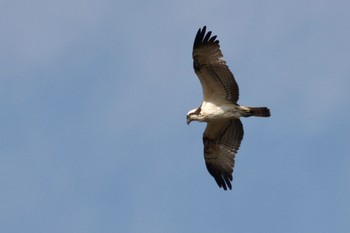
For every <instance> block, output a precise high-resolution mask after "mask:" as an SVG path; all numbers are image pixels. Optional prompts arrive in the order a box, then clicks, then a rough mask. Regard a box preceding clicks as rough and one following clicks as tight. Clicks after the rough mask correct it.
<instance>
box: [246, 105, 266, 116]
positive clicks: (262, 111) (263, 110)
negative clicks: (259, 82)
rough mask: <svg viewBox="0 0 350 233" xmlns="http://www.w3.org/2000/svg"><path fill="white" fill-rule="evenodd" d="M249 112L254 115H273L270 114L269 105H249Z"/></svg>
mask: <svg viewBox="0 0 350 233" xmlns="http://www.w3.org/2000/svg"><path fill="white" fill-rule="evenodd" d="M249 112H250V113H251V114H252V116H257V117H269V116H271V114H270V109H268V108H267V107H259V108H256V107H249Z"/></svg>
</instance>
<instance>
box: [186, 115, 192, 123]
mask: <svg viewBox="0 0 350 233" xmlns="http://www.w3.org/2000/svg"><path fill="white" fill-rule="evenodd" d="M191 121H192V120H191V119H190V118H189V117H187V125H189V124H190V123H191Z"/></svg>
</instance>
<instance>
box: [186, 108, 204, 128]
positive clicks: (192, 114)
mask: <svg viewBox="0 0 350 233" xmlns="http://www.w3.org/2000/svg"><path fill="white" fill-rule="evenodd" d="M200 112H201V108H200V107H199V108H195V109H192V110H191V111H189V112H188V113H187V124H188V125H189V124H190V123H191V121H198V120H200V119H201V117H200Z"/></svg>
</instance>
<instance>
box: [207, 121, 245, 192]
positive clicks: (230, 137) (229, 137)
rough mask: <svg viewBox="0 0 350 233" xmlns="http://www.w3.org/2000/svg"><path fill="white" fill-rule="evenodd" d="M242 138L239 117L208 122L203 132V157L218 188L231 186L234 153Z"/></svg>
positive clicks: (225, 188) (241, 126)
mask: <svg viewBox="0 0 350 233" xmlns="http://www.w3.org/2000/svg"><path fill="white" fill-rule="evenodd" d="M242 139H243V125H242V122H241V121H240V120H239V119H233V120H223V121H215V122H208V124H207V128H206V129H205V131H204V134H203V144H204V159H205V164H206V166H207V169H208V171H209V173H210V174H211V175H212V176H213V177H214V179H215V181H216V183H217V184H218V185H219V187H220V188H223V189H224V190H227V187H228V188H229V189H231V188H232V185H231V181H232V173H233V167H234V164H235V155H236V153H237V151H238V148H239V146H240V144H241V141H242Z"/></svg>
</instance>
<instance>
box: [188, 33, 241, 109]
mask: <svg viewBox="0 0 350 233" xmlns="http://www.w3.org/2000/svg"><path fill="white" fill-rule="evenodd" d="M211 33H212V32H211V31H209V32H208V33H206V27H205V26H204V27H203V29H199V30H198V32H197V35H196V38H195V40H194V44H193V53H192V56H193V68H194V70H195V72H196V74H197V76H198V78H199V80H200V82H201V85H202V88H203V96H204V101H207V102H213V103H217V102H231V103H237V101H238V98H239V89H238V85H237V83H236V81H235V79H234V76H233V74H232V72H231V71H230V69H229V68H228V66H227V65H226V62H225V60H224V59H223V55H222V53H221V50H220V45H219V41H218V40H216V36H212V37H211Z"/></svg>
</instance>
